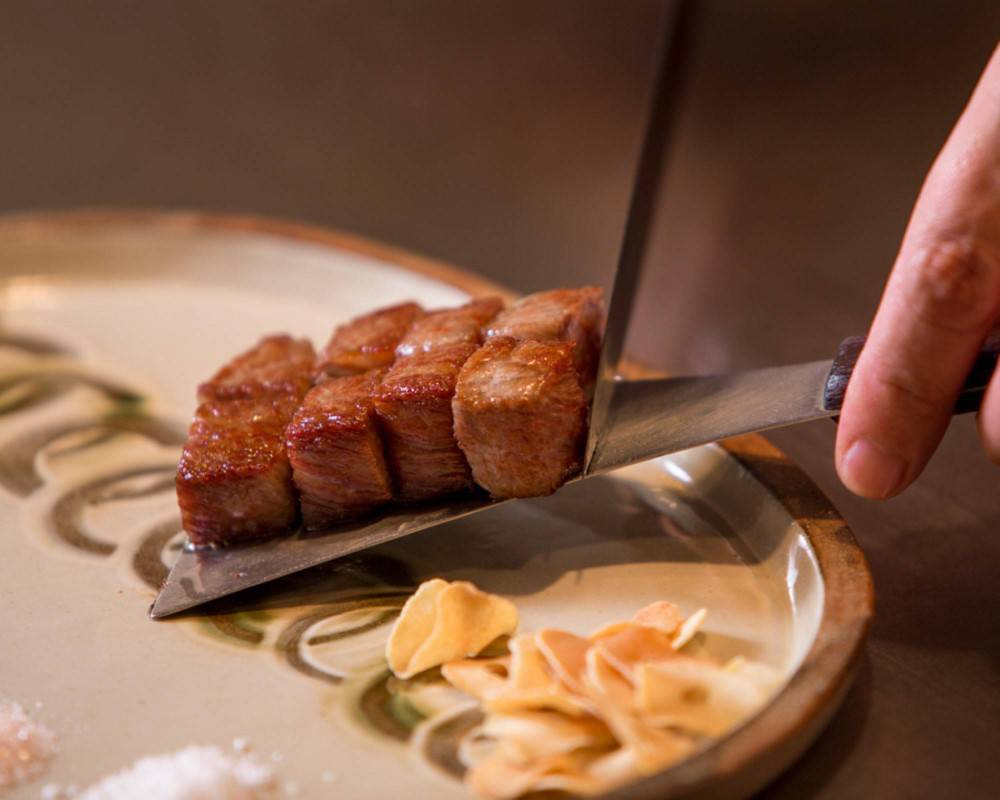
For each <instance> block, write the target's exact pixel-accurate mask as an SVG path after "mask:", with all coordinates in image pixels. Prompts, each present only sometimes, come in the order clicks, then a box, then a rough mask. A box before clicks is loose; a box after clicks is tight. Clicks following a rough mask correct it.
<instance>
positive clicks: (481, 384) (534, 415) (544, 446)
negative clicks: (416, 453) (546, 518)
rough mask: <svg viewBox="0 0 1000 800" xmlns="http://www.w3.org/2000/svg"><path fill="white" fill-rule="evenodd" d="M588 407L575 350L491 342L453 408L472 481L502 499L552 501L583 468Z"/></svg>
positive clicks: (564, 344)
mask: <svg viewBox="0 0 1000 800" xmlns="http://www.w3.org/2000/svg"><path fill="white" fill-rule="evenodd" d="M587 405H588V404H587V395H586V392H585V391H584V389H583V388H582V387H581V385H580V378H579V373H578V372H577V368H576V362H575V343H574V342H572V341H525V342H519V341H517V340H516V339H514V338H511V337H507V336H497V337H493V338H491V339H489V340H488V341H487V342H486V344H484V345H483V346H482V347H480V348H479V350H477V351H476V352H475V354H473V355H472V356H471V357H470V358H469V359H468V361H466V362H465V366H463V367H462V371H461V373H460V374H459V377H458V385H457V388H456V390H455V398H454V400H453V402H452V408H453V409H454V415H455V436H456V438H457V439H458V444H459V447H461V449H462V452H464V453H465V456H466V458H467V459H468V461H469V464H470V466H471V467H472V477H473V478H474V479H475V481H476V483H478V484H479V485H480V486H482V487H483V488H484V489H486V490H487V491H489V492H490V494H492V495H493V496H494V497H496V498H508V497H532V496H535V495H545V494H551V493H552V492H554V491H555V490H556V489H558V488H559V487H560V486H561V485H562V484H563V482H564V481H565V480H566V478H568V477H569V476H570V475H572V474H573V473H574V472H576V471H577V470H578V469H579V468H580V463H581V459H582V456H583V446H584V438H585V433H586V428H587Z"/></svg>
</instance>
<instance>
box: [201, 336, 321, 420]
mask: <svg viewBox="0 0 1000 800" xmlns="http://www.w3.org/2000/svg"><path fill="white" fill-rule="evenodd" d="M315 359H316V353H315V352H314V351H313V346H312V344H311V343H310V342H309V341H308V340H306V339H293V338H292V337H291V336H285V335H278V336H266V337H264V338H263V339H261V340H260V342H258V343H257V345H256V346H255V347H253V348H251V349H250V350H247V351H246V352H245V353H241V354H240V355H238V356H236V358H234V359H233V360H232V361H230V362H229V363H228V364H226V365H225V366H224V367H223V368H222V369H220V370H219V371H218V372H216V373H215V375H213V376H212V378H211V379H210V380H208V381H206V382H205V383H203V384H201V386H199V387H198V402H200V403H205V402H210V401H212V400H228V399H232V398H238V397H243V398H246V397H260V396H261V395H262V394H276V395H277V394H289V395H298V396H299V397H301V396H302V394H303V393H305V391H306V390H307V389H308V388H309V385H310V383H312V371H313V363H314V361H315Z"/></svg>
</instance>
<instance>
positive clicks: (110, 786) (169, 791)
mask: <svg viewBox="0 0 1000 800" xmlns="http://www.w3.org/2000/svg"><path fill="white" fill-rule="evenodd" d="M275 797H277V794H276V783H275V776H274V773H273V771H272V770H271V769H270V768H269V767H267V766H265V765H264V764H262V763H260V762H259V761H258V760H257V759H255V758H254V757H253V756H249V755H238V756H229V755H227V754H226V753H224V752H222V750H220V749H219V748H218V747H199V746H191V747H185V748H183V749H181V750H178V751H177V752H175V753H166V754H164V755H158V756H147V757H145V758H140V759H139V760H138V761H136V762H135V763H134V764H133V765H132V766H131V767H129V768H128V769H124V770H122V771H120V772H116V773H114V774H113V775H109V776H108V777H107V778H105V779H104V780H102V781H100V782H99V783H96V784H94V785H93V786H91V787H90V788H89V789H87V790H86V791H85V792H83V794H81V795H79V797H78V800H136V799H137V798H142V800H269V799H270V798H275Z"/></svg>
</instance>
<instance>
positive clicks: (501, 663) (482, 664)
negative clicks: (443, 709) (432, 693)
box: [441, 656, 510, 700]
mask: <svg viewBox="0 0 1000 800" xmlns="http://www.w3.org/2000/svg"><path fill="white" fill-rule="evenodd" d="M441 674H442V675H443V676H444V679H445V680H446V681H448V683H450V684H451V685H452V686H454V687H455V688H456V689H458V690H459V691H460V692H465V693H466V694H468V695H472V696H473V697H475V698H476V699H477V700H482V699H484V698H485V697H487V696H489V695H490V694H494V693H496V692H498V691H500V690H501V689H503V687H504V685H505V684H506V683H507V677H508V675H509V674H510V656H500V657H498V658H466V659H462V660H461V661H451V662H449V663H447V664H445V665H444V666H442V667H441Z"/></svg>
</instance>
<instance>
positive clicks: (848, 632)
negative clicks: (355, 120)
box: [0, 207, 875, 798]
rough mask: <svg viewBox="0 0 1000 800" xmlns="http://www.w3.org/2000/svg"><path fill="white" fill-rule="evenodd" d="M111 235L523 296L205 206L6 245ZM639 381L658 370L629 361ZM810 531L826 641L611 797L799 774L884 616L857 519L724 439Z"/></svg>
mask: <svg viewBox="0 0 1000 800" xmlns="http://www.w3.org/2000/svg"><path fill="white" fill-rule="evenodd" d="M106 227H132V228H153V229H155V230H157V231H169V232H176V233H190V232H197V231H219V232H228V233H245V234H250V235H261V236H271V237H277V238H282V239H289V240H293V241H297V242H304V243H309V244H315V245H317V246H319V247H323V248H330V249H334V250H340V251H348V252H352V253H357V254H359V255H364V256H368V257H370V258H374V259H376V260H379V261H383V262H385V263H388V264H391V265H393V266H396V267H400V268H403V269H405V270H409V271H412V272H416V273H418V274H421V275H423V276H426V277H429V278H431V279H434V280H438V281H441V282H443V283H447V284H449V285H451V286H454V287H456V288H458V289H460V290H462V291H465V292H467V293H468V294H470V295H473V296H477V295H484V294H499V295H501V296H502V297H504V298H505V299H508V300H509V299H512V298H514V297H516V296H517V294H516V293H515V292H513V291H511V290H510V289H508V288H506V287H504V286H502V285H500V284H498V283H495V282H493V281H491V280H489V279H486V278H481V277H479V276H477V275H474V274H472V273H470V272H467V271H465V270H463V269H461V268H459V267H457V266H454V265H452V264H450V263H448V262H446V261H443V260H440V259H437V258H431V257H427V256H422V255H419V254H417V253H414V252H412V251H410V250H407V249H405V248H401V247H397V246H394V245H390V244H385V243H382V242H379V241H376V240H374V239H370V238H367V237H364V236H360V235H357V234H353V233H348V232H345V231H340V230H337V229H334V228H329V227H324V226H321V225H316V224H311V223H305V222H298V221H294V220H289V219H282V218H274V217H264V216H258V215H254V214H234V213H227V212H213V211H195V210H170V211H165V210H148V209H142V210H131V209H117V208H106V207H97V208H82V209H74V210H60V211H15V212H8V213H3V214H0V237H8V236H15V237H21V236H23V237H29V238H37V237H38V236H39V235H44V234H45V233H48V232H52V231H68V230H70V231H71V230H93V229H98V228H106ZM628 371H629V373H630V374H633V373H634V374H646V375H648V374H651V371H649V370H647V369H645V368H643V367H642V366H641V365H634V364H633V365H630V369H629V370H628ZM720 444H721V445H722V447H723V448H724V449H725V450H726V452H727V453H728V454H729V455H730V456H732V457H733V458H735V459H736V460H737V461H738V462H739V463H740V464H741V465H742V466H743V467H744V468H746V469H747V471H748V472H749V473H750V474H751V475H753V477H754V478H755V479H756V480H757V481H758V482H759V483H760V484H762V485H763V486H764V488H765V489H767V491H768V492H769V493H770V494H771V495H772V496H773V497H774V498H775V499H776V500H777V501H778V502H779V503H780V504H781V506H782V507H783V508H784V509H785V510H786V511H787V512H788V514H789V515H790V516H791V518H792V519H793V520H794V521H795V522H796V523H797V524H798V525H799V526H800V527H801V528H802V530H803V531H804V532H805V534H806V536H807V538H808V539H809V542H810V544H811V545H812V548H813V551H814V553H815V555H816V558H817V561H818V563H819V568H820V574H821V575H822V577H823V583H824V603H823V610H822V615H821V617H820V623H819V628H818V630H817V633H816V638H815V640H814V641H813V643H812V645H811V646H810V648H809V650H808V651H807V653H806V654H805V657H804V658H803V660H802V663H801V664H800V665H799V667H798V669H797V670H796V671H795V673H794V674H793V675H792V677H791V678H790V679H789V681H788V683H787V684H786V685H785V686H784V687H783V688H782V689H781V691H780V692H778V694H777V695H776V696H775V697H774V698H773V699H772V701H771V702H770V703H769V704H768V705H767V706H766V707H765V708H764V709H763V710H762V711H761V712H759V713H758V714H757V715H756V716H754V717H753V718H752V720H751V721H750V722H748V723H747V724H746V725H744V726H742V727H740V728H738V729H737V730H736V731H734V732H733V733H731V734H729V735H728V736H727V737H725V738H723V739H721V740H720V741H718V742H716V743H715V744H714V745H712V746H711V747H709V748H707V749H706V750H704V751H703V752H701V753H699V754H698V755H696V756H694V757H692V758H690V759H688V760H687V761H684V762H682V763H681V764H678V765H677V766H676V767H673V768H670V769H668V770H666V771H664V772H661V773H658V774H655V775H652V776H650V777H648V778H645V779H644V780H642V781H639V782H638V783H635V784H631V785H628V786H625V787H622V788H621V789H619V790H616V791H614V792H612V793H610V794H608V795H605V797H607V798H619V797H621V798H624V797H642V798H647V797H648V798H699V797H706V798H707V797H711V798H726V797H746V796H748V795H750V794H752V793H754V792H756V791H757V790H759V789H761V788H763V787H764V786H765V785H766V784H768V783H769V782H770V781H772V780H773V779H774V778H776V777H777V776H778V775H779V774H780V773H781V772H782V771H784V770H785V769H786V768H788V767H789V766H791V764H792V763H793V762H794V761H796V760H797V759H798V758H799V757H800V756H801V755H802V754H803V753H804V752H805V751H806V749H808V747H809V746H810V745H811V744H812V743H813V741H814V740H815V739H816V738H817V736H818V735H819V733H820V732H821V731H822V730H823V728H824V727H825V725H826V723H827V722H828V721H829V720H830V719H831V717H832V716H833V714H834V713H835V712H836V710H837V709H838V708H839V706H840V704H841V702H842V701H843V699H844V697H845V695H846V694H847V690H848V688H849V687H850V685H851V683H852V681H853V678H854V675H855V673H856V671H857V668H858V665H859V663H860V661H861V657H862V654H863V650H864V644H865V641H866V638H867V635H868V632H869V629H870V627H871V621H872V617H873V615H874V602H875V601H874V583H873V579H872V575H871V571H870V569H869V567H868V562H867V559H866V558H865V555H864V553H863V551H862V549H861V547H860V545H859V544H858V542H857V540H856V538H855V537H854V534H853V533H852V531H851V529H850V528H849V526H848V525H847V523H846V521H845V520H844V519H843V517H842V516H841V515H840V513H839V512H838V511H837V510H836V508H835V506H834V505H833V503H832V502H831V501H830V500H829V499H828V498H827V497H826V495H825V494H824V493H823V492H822V491H821V490H820V489H819V487H817V486H816V484H815V483H814V482H813V481H812V480H811V479H810V478H809V477H808V476H807V475H806V474H805V473H804V472H803V471H802V470H801V469H800V468H799V467H798V466H797V465H795V464H794V462H792V461H791V460H790V459H789V458H788V457H787V456H786V455H785V454H784V453H783V452H782V451H781V450H779V449H778V448H777V447H775V446H774V445H772V444H771V443H770V442H769V441H768V440H767V439H765V438H764V437H763V436H761V435H759V434H748V435H744V436H739V437H735V438H732V439H727V440H724V441H722V442H721V443H720Z"/></svg>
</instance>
